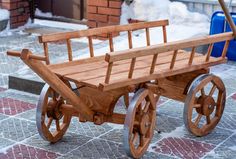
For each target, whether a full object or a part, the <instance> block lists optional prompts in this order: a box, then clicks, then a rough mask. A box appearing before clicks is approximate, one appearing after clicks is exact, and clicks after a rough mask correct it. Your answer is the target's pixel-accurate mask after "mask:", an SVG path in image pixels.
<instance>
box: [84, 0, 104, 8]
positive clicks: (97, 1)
mask: <svg viewBox="0 0 236 159" xmlns="http://www.w3.org/2000/svg"><path fill="white" fill-rule="evenodd" d="M87 4H88V5H91V6H100V7H108V0H88V1H87Z"/></svg>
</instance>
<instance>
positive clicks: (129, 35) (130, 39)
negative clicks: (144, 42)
mask: <svg viewBox="0 0 236 159" xmlns="http://www.w3.org/2000/svg"><path fill="white" fill-rule="evenodd" d="M128 43H129V49H132V48H133V42H132V31H128Z"/></svg>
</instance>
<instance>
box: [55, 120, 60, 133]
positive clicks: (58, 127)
mask: <svg viewBox="0 0 236 159" xmlns="http://www.w3.org/2000/svg"><path fill="white" fill-rule="evenodd" d="M55 121H56V128H57V131H60V130H61V128H60V122H59V120H55Z"/></svg>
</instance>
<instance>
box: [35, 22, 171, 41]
mask: <svg viewBox="0 0 236 159" xmlns="http://www.w3.org/2000/svg"><path fill="white" fill-rule="evenodd" d="M166 25H169V22H168V20H160V21H153V22H140V23H133V24H128V25H114V26H106V27H100V28H93V29H88V30H81V31H72V32H65V33H54V34H47V35H42V36H40V37H39V42H40V43H43V42H53V41H60V40H66V39H73V38H80V37H87V36H95V35H99V34H107V33H113V32H122V31H128V30H130V31H131V30H138V29H144V28H153V27H160V26H166Z"/></svg>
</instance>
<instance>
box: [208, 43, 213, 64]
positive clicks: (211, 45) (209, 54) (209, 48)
mask: <svg viewBox="0 0 236 159" xmlns="http://www.w3.org/2000/svg"><path fill="white" fill-rule="evenodd" d="M213 46H214V44H212V43H211V44H210V45H209V47H208V50H207V54H206V62H208V61H209V59H210V56H211V52H212V49H213Z"/></svg>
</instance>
